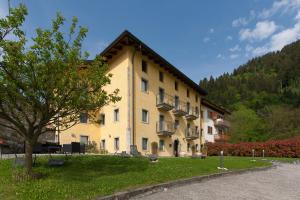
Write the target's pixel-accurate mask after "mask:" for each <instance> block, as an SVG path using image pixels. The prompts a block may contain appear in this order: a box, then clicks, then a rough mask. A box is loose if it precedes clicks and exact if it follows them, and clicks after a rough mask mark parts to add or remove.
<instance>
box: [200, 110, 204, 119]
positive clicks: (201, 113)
mask: <svg viewBox="0 0 300 200" xmlns="http://www.w3.org/2000/svg"><path fill="white" fill-rule="evenodd" d="M200 115H201V118H203V116H204V115H203V110H201V112H200Z"/></svg>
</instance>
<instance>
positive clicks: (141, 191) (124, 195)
mask: <svg viewBox="0 0 300 200" xmlns="http://www.w3.org/2000/svg"><path fill="white" fill-rule="evenodd" d="M275 167H276V165H274V164H273V165H271V166H267V167H256V168H250V169H239V170H234V171H227V172H222V173H215V174H210V175H204V176H196V177H192V178H187V179H179V180H176V181H170V182H166V183H160V184H157V185H151V186H145V187H141V188H137V189H132V190H126V191H122V192H118V193H115V194H112V195H108V196H103V197H98V198H96V199H95V200H127V199H130V198H131V197H135V196H139V195H142V196H144V195H150V194H153V193H156V192H160V191H163V190H164V189H165V188H173V187H179V186H182V185H186V184H191V183H198V182H202V181H205V180H211V179H215V178H218V177H223V176H231V175H238V174H243V173H247V172H256V171H264V170H269V169H273V168H275Z"/></svg>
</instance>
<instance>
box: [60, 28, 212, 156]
mask: <svg viewBox="0 0 300 200" xmlns="http://www.w3.org/2000/svg"><path fill="white" fill-rule="evenodd" d="M101 55H102V56H103V57H105V58H106V60H107V63H108V65H109V71H108V73H111V74H112V75H113V77H112V78H111V84H110V85H109V86H107V87H106V88H105V90H106V91H108V92H112V91H113V90H114V89H116V88H118V89H119V90H120V93H119V96H121V97H122V99H121V101H119V102H117V103H115V104H111V105H107V106H105V107H103V108H102V109H101V110H100V111H99V120H100V124H93V123H89V120H88V119H87V117H86V116H84V115H83V116H81V122H82V123H80V124H78V125H76V126H74V127H72V128H70V129H69V130H67V131H64V132H62V133H61V134H60V138H59V139H60V143H61V144H65V143H70V142H79V141H80V142H84V143H86V142H87V141H95V142H96V143H97V145H98V148H100V149H105V150H107V151H108V152H109V153H115V152H122V151H126V152H128V153H129V152H130V147H131V145H136V147H137V150H138V151H139V152H141V153H142V154H152V153H154V154H156V153H157V154H158V155H159V156H184V155H191V154H192V152H193V153H196V152H200V145H201V141H203V138H202V136H201V133H200V130H201V120H200V110H201V108H200V106H201V98H202V97H203V96H204V95H205V94H206V92H205V91H204V90H203V89H201V88H200V87H199V86H198V85H197V84H196V83H194V82H193V81H192V80H191V79H189V78H188V77H187V76H186V75H184V74H183V73H182V72H180V71H179V70H178V69H177V68H175V67H174V66H173V65H172V64H170V63H169V62H168V61H166V60H165V59H164V58H163V57H161V56H160V55H159V54H157V53H156V52H155V51H153V50H152V49H151V48H150V47H148V46H147V45H146V44H144V43H143V42H142V41H140V40H139V39H138V38H136V37H135V36H134V35H132V34H131V33H130V32H128V31H124V32H123V33H122V34H121V35H120V36H119V37H118V38H117V39H115V40H114V41H113V42H112V43H111V44H110V45H109V46H108V47H107V48H106V49H105V50H104V51H103V52H102V53H101Z"/></svg>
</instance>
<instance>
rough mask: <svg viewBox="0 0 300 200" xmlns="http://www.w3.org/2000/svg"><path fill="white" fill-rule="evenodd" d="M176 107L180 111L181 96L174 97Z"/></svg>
mask: <svg viewBox="0 0 300 200" xmlns="http://www.w3.org/2000/svg"><path fill="white" fill-rule="evenodd" d="M174 106H175V109H176V110H178V109H179V96H175V97H174Z"/></svg>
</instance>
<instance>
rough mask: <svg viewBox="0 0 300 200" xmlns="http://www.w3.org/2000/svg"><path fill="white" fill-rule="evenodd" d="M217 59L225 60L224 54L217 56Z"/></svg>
mask: <svg viewBox="0 0 300 200" xmlns="http://www.w3.org/2000/svg"><path fill="white" fill-rule="evenodd" d="M217 58H219V59H222V60H224V59H225V56H224V55H223V54H220V53H219V54H218V55H217Z"/></svg>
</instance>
